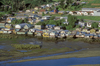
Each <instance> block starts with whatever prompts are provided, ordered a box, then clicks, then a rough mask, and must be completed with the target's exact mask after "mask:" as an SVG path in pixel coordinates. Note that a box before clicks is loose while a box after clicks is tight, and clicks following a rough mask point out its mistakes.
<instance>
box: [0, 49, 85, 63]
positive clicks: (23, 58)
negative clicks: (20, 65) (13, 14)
mask: <svg viewBox="0 0 100 66" xmlns="http://www.w3.org/2000/svg"><path fill="white" fill-rule="evenodd" d="M82 50H85V49H81V50H76V51H71V52H64V53H56V54H50V55H42V56H32V57H30V56H28V57H22V58H20V59H16V60H7V61H0V64H4V63H8V62H12V61H19V60H25V59H33V58H41V57H49V56H56V55H62V54H68V53H74V52H79V51H82ZM22 52H24V50H22Z"/></svg>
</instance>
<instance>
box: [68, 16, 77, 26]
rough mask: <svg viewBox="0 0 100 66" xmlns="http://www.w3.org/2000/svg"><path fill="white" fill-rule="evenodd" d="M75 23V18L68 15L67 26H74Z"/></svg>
mask: <svg viewBox="0 0 100 66" xmlns="http://www.w3.org/2000/svg"><path fill="white" fill-rule="evenodd" d="M76 21H77V18H76V17H75V16H72V15H71V14H69V15H68V22H69V25H72V26H74V25H75V22H76Z"/></svg>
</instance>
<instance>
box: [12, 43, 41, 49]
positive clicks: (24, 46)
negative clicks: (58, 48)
mask: <svg viewBox="0 0 100 66" xmlns="http://www.w3.org/2000/svg"><path fill="white" fill-rule="evenodd" d="M12 46H13V47H15V48H16V49H26V50H27V49H28V50H30V49H36V48H41V45H31V44H25V45H24V44H12Z"/></svg>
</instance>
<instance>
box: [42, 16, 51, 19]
mask: <svg viewBox="0 0 100 66" xmlns="http://www.w3.org/2000/svg"><path fill="white" fill-rule="evenodd" d="M50 18H51V16H43V17H42V19H44V20H48V19H50Z"/></svg>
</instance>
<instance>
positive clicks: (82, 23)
mask: <svg viewBox="0 0 100 66" xmlns="http://www.w3.org/2000/svg"><path fill="white" fill-rule="evenodd" d="M78 25H80V26H81V27H83V26H85V25H86V23H84V22H78Z"/></svg>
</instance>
